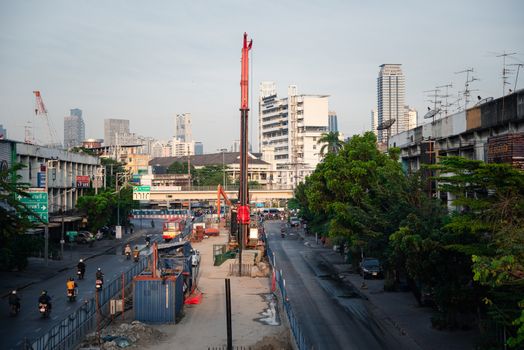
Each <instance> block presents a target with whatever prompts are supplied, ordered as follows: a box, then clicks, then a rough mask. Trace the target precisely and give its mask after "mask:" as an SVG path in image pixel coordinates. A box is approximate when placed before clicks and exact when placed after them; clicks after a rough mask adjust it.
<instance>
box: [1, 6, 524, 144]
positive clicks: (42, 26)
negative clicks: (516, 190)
mask: <svg viewBox="0 0 524 350" xmlns="http://www.w3.org/2000/svg"><path fill="white" fill-rule="evenodd" d="M123 4H124V3H123V2H112V3H107V4H102V5H101V4H97V5H94V4H89V3H73V2H68V3H63V2H58V1H49V2H46V3H45V4H44V3H41V2H37V1H27V2H2V3H1V4H0V16H1V17H0V18H1V19H2V21H1V22H0V23H1V24H0V26H1V29H2V30H1V31H0V45H1V47H2V48H3V50H2V55H1V56H0V74H1V75H2V76H3V79H2V82H0V99H1V100H2V104H0V122H1V123H2V124H3V125H4V127H5V128H6V129H7V130H8V131H9V136H10V137H11V138H13V139H18V140H23V139H24V124H25V122H26V121H28V120H29V121H30V120H32V119H34V116H33V109H34V108H33V106H34V100H33V96H32V94H31V92H32V91H33V90H40V91H41V92H42V97H43V99H44V102H45V103H46V106H47V109H48V115H49V118H50V120H51V121H52V122H53V125H55V128H56V129H57V130H60V125H61V121H62V118H63V115H64V114H66V113H67V111H68V110H69V109H70V108H71V107H72V106H78V108H81V109H82V110H83V111H84V115H85V116H86V117H85V118H84V120H85V124H86V137H88V138H89V137H91V138H92V137H94V138H100V137H101V136H102V135H101V132H100V130H102V128H103V120H104V119H108V118H112V117H113V116H118V117H121V118H124V119H128V120H130V122H131V124H132V130H131V132H134V133H137V134H140V135H144V136H152V137H155V138H156V139H160V140H168V139H170V138H172V137H173V134H172V128H171V125H172V118H173V116H174V115H176V114H177V113H179V112H180V111H187V112H190V113H191V114H192V115H193V133H194V139H199V140H204V141H205V142H206V145H208V146H206V147H207V148H208V149H216V148H220V147H224V146H226V145H229V144H230V143H231V142H232V141H233V140H235V139H237V138H238V133H239V119H240V118H239V112H238V108H239V94H240V87H239V79H240V67H239V58H240V46H241V38H242V33H243V32H244V31H246V32H247V33H248V34H249V36H250V38H253V50H252V55H253V56H252V62H253V67H252V76H251V78H252V81H251V83H250V86H251V91H250V94H251V112H250V124H249V126H250V131H249V135H250V141H251V142H252V143H253V145H254V148H255V149H256V150H258V145H257V142H256V140H257V137H256V130H257V123H256V115H257V114H258V111H257V106H256V102H255V103H254V101H257V99H258V96H257V88H256V87H257V86H258V84H259V83H260V82H261V81H267V80H271V81H275V82H276V83H277V86H279V87H280V88H279V91H278V93H279V95H283V94H285V87H286V86H287V85H288V84H296V85H298V86H300V88H301V91H299V93H301V92H306V91H307V92H308V93H326V94H329V95H330V105H329V108H330V110H336V111H337V114H338V129H339V130H340V131H341V132H342V133H344V134H345V135H347V136H351V135H352V134H355V133H361V132H362V131H366V130H370V129H371V125H370V118H369V111H370V110H371V109H373V108H374V107H375V104H376V74H377V69H378V67H379V65H380V64H382V63H384V62H398V63H401V64H402V67H403V71H404V75H405V76H406V79H407V81H406V87H407V89H406V104H409V106H410V107H412V108H415V109H416V110H418V111H425V110H426V107H427V106H428V102H427V101H426V100H427V95H426V94H425V93H424V91H426V90H429V89H433V88H434V87H435V86H439V85H442V84H447V83H449V82H453V86H454V87H453V89H452V91H450V94H453V95H454V96H456V94H457V91H458V90H459V89H462V88H463V86H464V83H465V77H464V76H463V75H460V74H455V72H458V71H461V70H464V69H465V68H469V67H472V68H474V69H475V72H474V73H473V75H474V76H475V77H476V78H478V79H480V80H479V81H475V82H474V83H472V88H474V89H478V90H479V91H478V92H475V96H476V95H477V94H478V95H480V96H482V97H489V96H493V97H499V96H501V95H502V80H501V76H500V73H501V71H502V58H501V57H497V56H498V55H500V54H501V53H503V52H504V51H505V52H507V53H513V52H516V53H517V54H516V55H512V56H508V57H507V59H506V62H507V63H508V64H514V63H522V62H523V61H524V59H523V57H524V56H523V54H524V41H522V40H521V38H520V36H521V33H522V32H523V30H524V24H522V23H521V22H520V20H519V16H518V13H522V12H523V11H522V10H524V4H523V3H521V2H519V1H508V2H505V13H506V15H505V16H503V17H502V16H499V17H497V16H495V15H493V14H495V13H498V12H499V10H500V8H499V7H500V5H497V4H496V3H492V2H489V1H466V2H461V3H454V2H439V3H438V4H427V3H419V2H410V3H408V4H406V5H405V6H398V4H389V3H386V2H378V3H376V4H375V3H374V4H345V3H341V2H336V1H330V2H327V3H325V4H322V5H320V4H319V5H317V4H314V3H303V2H300V4H301V6H300V9H298V10H297V6H296V5H297V4H298V2H293V1H291V2H287V3H285V4H282V3H276V2H275V6H278V8H279V11H278V14H276V15H273V16H272V17H271V19H272V21H273V22H274V23H275V24H277V25H275V26H272V27H268V26H267V17H266V16H264V15H261V14H258V13H255V14H254V15H253V16H251V17H249V18H246V17H245V16H242V15H241V14H242V13H244V12H249V13H251V12H253V9H255V7H254V6H253V5H252V4H250V3H237V2H226V3H224V4H220V5H219V4H215V3H208V4H193V3H191V4H174V3H171V2H158V3H156V5H155V6H151V5H148V4H145V3H139V2H133V1H131V2H126V3H125V6H123ZM296 11H299V14H300V16H294V17H295V18H297V20H296V21H295V20H291V22H290V18H291V17H290V14H293V13H296ZM72 14H75V15H74V16H72ZM430 14H431V15H430ZM298 18H300V21H298ZM402 19H403V20H402ZM115 23H118V25H117V26H115ZM173 23H177V25H174V24H173ZM279 23H281V24H284V23H287V24H288V25H289V27H290V28H291V29H290V30H291V32H288V33H286V35H288V36H291V37H293V38H294V39H293V45H289V44H288V43H284V42H282V41H281V40H279V38H281V37H282V35H283V33H282V31H281V29H278V28H281V27H282V26H279V25H278V24H279ZM302 23H313V25H310V26H309V25H308V26H305V25H303V24H302ZM406 23H409V25H407V24H406ZM379 24H380V25H379ZM66 28H67V30H65V29H66ZM413 28H419V29H420V30H417V31H414V30H413ZM385 30H387V33H388V35H390V37H389V39H388V40H387V41H386V42H385V41H384V39H383V35H384V31H385ZM35 33H37V34H35ZM357 33H358V34H357ZM437 42H438V45H437V44H435V43H437ZM335 51H336V53H337V54H336V55H333V54H332V53H333V52H335ZM275 52H278V53H279V54H278V55H277V56H275V55H274V53H275ZM35 53H36V54H35ZM450 56H452V57H453V59H449V57H450ZM508 69H512V70H513V72H512V75H510V77H509V82H510V84H511V85H510V86H508V88H512V89H513V87H514V79H515V70H516V67H512V66H508ZM521 76H522V74H521ZM521 80H522V79H521ZM523 86H524V81H519V84H518V87H521V88H522V87H523ZM421 113H422V112H421ZM420 117H422V116H420ZM35 125H36V124H35Z"/></svg>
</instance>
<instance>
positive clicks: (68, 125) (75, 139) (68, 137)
mask: <svg viewBox="0 0 524 350" xmlns="http://www.w3.org/2000/svg"><path fill="white" fill-rule="evenodd" d="M69 114H70V115H69V116H67V117H64V148H65V149H68V148H71V147H76V146H80V145H82V141H84V139H85V137H86V131H85V124H84V119H82V110H80V109H78V108H74V109H71V111H70V113H69Z"/></svg>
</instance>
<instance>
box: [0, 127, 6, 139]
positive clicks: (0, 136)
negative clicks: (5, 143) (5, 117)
mask: <svg viewBox="0 0 524 350" xmlns="http://www.w3.org/2000/svg"><path fill="white" fill-rule="evenodd" d="M5 139H7V130H6V129H5V128H4V126H3V125H2V124H0V140H5Z"/></svg>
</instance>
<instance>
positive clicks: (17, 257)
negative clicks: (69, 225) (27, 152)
mask: <svg viewBox="0 0 524 350" xmlns="http://www.w3.org/2000/svg"><path fill="white" fill-rule="evenodd" d="M22 168H23V166H22V165H21V164H14V165H13V166H12V167H11V168H8V169H2V170H0V269H2V270H10V269H13V268H14V267H17V268H18V269H20V270H22V269H24V268H25V267H26V266H27V257H28V256H29V254H30V253H31V251H32V250H33V249H34V250H38V249H37V248H35V246H34V244H35V242H36V240H35V239H33V238H32V237H26V236H25V232H26V231H27V230H28V229H29V228H31V227H33V224H32V223H31V222H30V221H29V219H28V217H29V216H30V215H33V214H34V213H33V212H32V211H31V210H30V209H29V208H28V207H27V206H26V205H25V204H24V203H22V202H21V201H20V200H19V199H18V197H20V196H21V197H27V196H28V194H27V192H26V190H27V189H28V187H29V185H28V184H26V183H21V182H20V179H21V176H20V175H18V174H17V171H18V170H20V169H22ZM36 243H37V242H36Z"/></svg>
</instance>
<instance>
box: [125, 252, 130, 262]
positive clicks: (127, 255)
mask: <svg viewBox="0 0 524 350" xmlns="http://www.w3.org/2000/svg"><path fill="white" fill-rule="evenodd" d="M129 259H131V253H130V252H126V260H129Z"/></svg>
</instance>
